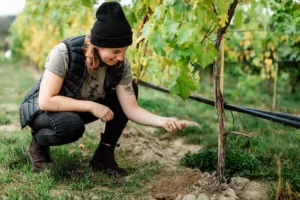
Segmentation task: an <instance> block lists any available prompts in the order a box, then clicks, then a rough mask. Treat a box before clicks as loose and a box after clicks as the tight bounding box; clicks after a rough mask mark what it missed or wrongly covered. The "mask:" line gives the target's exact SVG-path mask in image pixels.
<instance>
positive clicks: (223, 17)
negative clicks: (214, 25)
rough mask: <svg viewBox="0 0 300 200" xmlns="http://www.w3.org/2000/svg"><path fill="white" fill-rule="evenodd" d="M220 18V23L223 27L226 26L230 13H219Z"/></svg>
mask: <svg viewBox="0 0 300 200" xmlns="http://www.w3.org/2000/svg"><path fill="white" fill-rule="evenodd" d="M218 19H219V24H220V26H221V27H224V26H226V23H227V22H228V15H227V14H226V13H225V14H222V15H218Z"/></svg>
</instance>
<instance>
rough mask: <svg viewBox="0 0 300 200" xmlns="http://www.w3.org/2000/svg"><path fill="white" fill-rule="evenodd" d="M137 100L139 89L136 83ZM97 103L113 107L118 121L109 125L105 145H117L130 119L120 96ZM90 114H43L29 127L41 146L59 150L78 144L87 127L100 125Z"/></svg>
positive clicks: (108, 95)
mask: <svg viewBox="0 0 300 200" xmlns="http://www.w3.org/2000/svg"><path fill="white" fill-rule="evenodd" d="M132 85H133V89H134V93H135V96H136V98H137V97H138V87H137V85H136V84H135V83H134V82H132ZM96 102H97V103H101V104H103V105H105V106H107V107H109V108H110V109H111V110H112V112H113V113H114V118H113V119H112V120H111V121H108V122H106V125H105V130H104V134H103V135H102V138H101V140H102V142H104V143H107V144H112V145H114V144H116V143H117V141H118V140H119V138H120V136H121V134H122V131H123V129H124V128H125V126H126V124H127V122H128V118H127V117H126V115H125V113H124V112H123V110H122V107H121V105H120V103H119V100H118V98H117V95H116V93H113V94H106V97H105V98H99V99H98V100H97V101H96ZM96 120H98V118H96V117H95V116H94V115H93V114H91V113H89V112H47V111H45V112H42V113H40V114H39V115H37V116H36V117H35V118H34V119H33V120H32V121H31V122H30V124H29V126H30V128H31V129H32V135H33V137H34V138H35V140H36V141H37V142H38V143H39V144H40V145H41V146H58V145H62V144H68V143H72V142H75V141H77V140H78V139H79V138H81V137H82V135H83V133H84V131H85V124H88V123H90V122H93V121H96Z"/></svg>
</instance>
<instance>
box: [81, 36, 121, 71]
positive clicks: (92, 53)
mask: <svg viewBox="0 0 300 200" xmlns="http://www.w3.org/2000/svg"><path fill="white" fill-rule="evenodd" d="M83 52H84V55H85V57H86V66H87V69H88V72H90V71H93V70H95V69H97V68H98V67H99V66H100V65H103V64H104V63H103V61H102V60H101V58H100V56H99V54H98V49H97V46H95V45H93V44H92V43H91V36H90V35H87V36H86V38H85V40H84V44H83ZM115 67H117V68H122V67H124V60H123V61H119V62H117V63H116V64H115Z"/></svg>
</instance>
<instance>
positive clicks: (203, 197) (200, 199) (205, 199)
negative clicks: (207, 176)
mask: <svg viewBox="0 0 300 200" xmlns="http://www.w3.org/2000/svg"><path fill="white" fill-rule="evenodd" d="M197 200H209V196H208V195H207V194H204V193H201V194H199V196H198V198H197Z"/></svg>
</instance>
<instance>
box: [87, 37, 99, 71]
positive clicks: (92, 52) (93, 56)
mask: <svg viewBox="0 0 300 200" xmlns="http://www.w3.org/2000/svg"><path fill="white" fill-rule="evenodd" d="M90 38H91V36H90V35H87V36H86V38H85V40H84V45H83V51H84V55H85V57H86V66H87V69H88V71H89V72H90V71H93V70H95V69H97V68H98V67H99V65H100V64H102V61H101V58H100V57H99V54H98V50H97V47H96V46H95V45H93V44H92V43H91V39H90Z"/></svg>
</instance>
